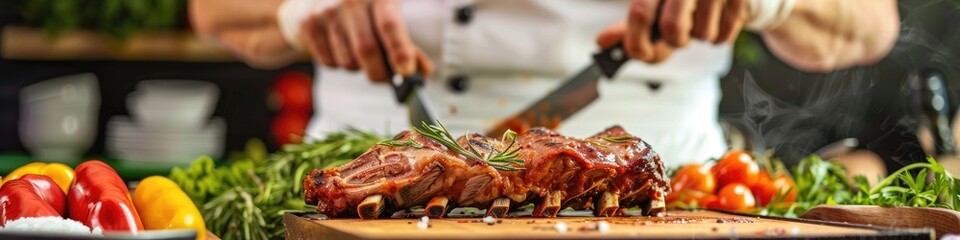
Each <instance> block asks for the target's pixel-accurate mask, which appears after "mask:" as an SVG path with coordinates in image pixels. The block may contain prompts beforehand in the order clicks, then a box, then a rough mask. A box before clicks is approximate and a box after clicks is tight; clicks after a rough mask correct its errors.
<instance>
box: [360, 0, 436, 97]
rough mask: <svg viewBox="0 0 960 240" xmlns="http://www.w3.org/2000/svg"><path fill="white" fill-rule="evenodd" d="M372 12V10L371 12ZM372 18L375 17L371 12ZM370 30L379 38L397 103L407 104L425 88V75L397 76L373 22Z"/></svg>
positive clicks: (385, 67)
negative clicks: (419, 88) (415, 94)
mask: <svg viewBox="0 0 960 240" xmlns="http://www.w3.org/2000/svg"><path fill="white" fill-rule="evenodd" d="M371 11H372V10H371ZM370 16H374V14H373V13H372V12H371V13H370ZM370 22H371V25H370V29H373V30H374V31H373V33H374V36H376V37H377V39H376V40H377V47H379V48H380V54H381V55H383V69H384V71H386V73H387V77H388V78H390V79H387V80H388V81H389V82H390V86H391V87H393V93H394V95H396V97H397V102H399V103H406V102H407V99H409V98H410V95H413V91H414V90H415V89H416V88H417V87H420V86H423V84H424V81H423V74H421V73H420V71H416V72H414V73H413V75H410V76H401V75H397V74H396V72H394V71H393V65H391V64H390V56H389V55H388V53H387V48H386V47H384V46H383V42H381V41H380V33H379V31H376V29H377V26H376V25H373V21H370Z"/></svg>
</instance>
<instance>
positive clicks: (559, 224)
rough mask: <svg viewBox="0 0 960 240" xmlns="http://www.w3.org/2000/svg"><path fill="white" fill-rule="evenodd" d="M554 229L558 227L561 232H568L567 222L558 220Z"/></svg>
mask: <svg viewBox="0 0 960 240" xmlns="http://www.w3.org/2000/svg"><path fill="white" fill-rule="evenodd" d="M553 229H556V230H557V232H559V233H565V232H567V224H566V223H563V222H557V224H556V225H553Z"/></svg>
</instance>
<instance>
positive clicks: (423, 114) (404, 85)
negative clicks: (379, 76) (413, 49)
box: [386, 64, 437, 127]
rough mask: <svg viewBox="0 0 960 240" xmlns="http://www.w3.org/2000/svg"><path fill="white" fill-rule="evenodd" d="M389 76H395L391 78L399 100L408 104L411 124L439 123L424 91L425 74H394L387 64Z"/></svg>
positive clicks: (391, 83)
mask: <svg viewBox="0 0 960 240" xmlns="http://www.w3.org/2000/svg"><path fill="white" fill-rule="evenodd" d="M386 66H387V74H388V75H387V76H393V78H392V79H390V85H391V86H393V92H394V93H395V94H396V97H397V102H399V103H403V104H406V105H407V110H408V113H407V115H408V117H409V119H410V125H411V126H414V127H416V126H419V125H420V124H421V123H427V124H430V125H437V119H436V118H434V116H436V114H434V113H435V112H434V111H433V108H432V107H431V106H430V103H429V102H427V97H426V95H425V94H424V93H423V84H424V81H423V75H422V74H420V73H419V72H418V73H415V74H413V75H411V76H406V77H404V76H401V75H399V74H397V75H394V73H393V69H391V67H390V65H389V64H387V65H386Z"/></svg>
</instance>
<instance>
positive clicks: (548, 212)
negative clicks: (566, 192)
mask: <svg viewBox="0 0 960 240" xmlns="http://www.w3.org/2000/svg"><path fill="white" fill-rule="evenodd" d="M561 200H563V191H560V190H554V191H550V192H548V193H547V196H544V197H543V201H541V202H540V204H537V205H536V206H534V208H533V217H556V216H557V213H558V212H560V202H561Z"/></svg>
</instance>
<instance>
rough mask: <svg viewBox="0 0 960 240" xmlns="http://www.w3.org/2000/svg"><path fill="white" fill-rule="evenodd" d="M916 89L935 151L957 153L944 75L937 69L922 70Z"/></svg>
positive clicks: (942, 153) (937, 153)
mask: <svg viewBox="0 0 960 240" xmlns="http://www.w3.org/2000/svg"><path fill="white" fill-rule="evenodd" d="M917 80H918V82H915V83H914V84H915V85H914V89H915V90H916V91H917V92H916V96H917V97H919V98H918V101H919V105H920V110H921V116H922V118H921V119H922V120H923V122H924V123H925V124H926V125H927V127H928V128H929V130H930V134H931V137H933V141H934V151H935V152H934V153H932V154H936V155H937V156H942V155H955V154H956V153H957V147H956V146H957V145H956V141H955V139H954V138H953V131H952V130H951V127H952V126H951V121H950V118H951V116H950V101H949V98H948V96H947V85H946V83H947V82H946V79H944V75H943V74H942V73H941V72H940V71H939V70H936V69H927V70H924V71H922V72H920V74H919V76H918V79H917Z"/></svg>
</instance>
